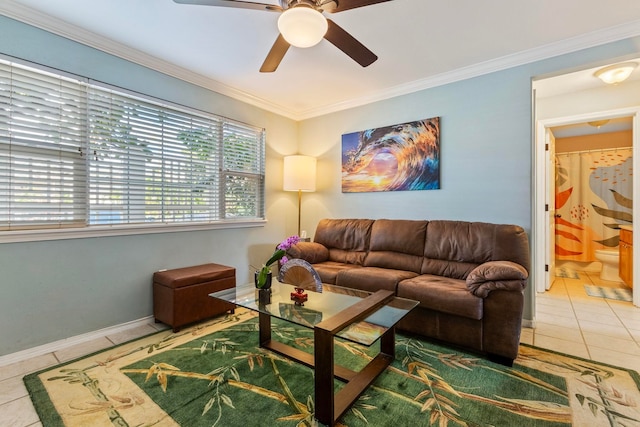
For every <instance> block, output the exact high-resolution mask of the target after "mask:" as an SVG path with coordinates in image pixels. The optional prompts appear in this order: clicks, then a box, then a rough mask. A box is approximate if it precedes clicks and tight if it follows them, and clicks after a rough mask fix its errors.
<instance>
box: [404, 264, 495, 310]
mask: <svg viewBox="0 0 640 427" xmlns="http://www.w3.org/2000/svg"><path fill="white" fill-rule="evenodd" d="M397 295H398V296H399V297H402V298H408V299H412V300H416V301H420V305H419V307H422V308H426V309H430V310H435V311H441V312H444V313H448V314H453V315H456V316H462V317H466V318H469V319H474V320H481V319H482V316H483V300H482V298H478V297H476V296H475V295H473V294H471V293H470V292H469V290H468V289H467V285H466V283H465V281H464V280H459V279H450V278H447V277H441V276H434V275H431V274H423V275H420V276H417V277H414V278H411V279H406V280H403V281H402V282H400V283H399V284H398V292H397Z"/></svg>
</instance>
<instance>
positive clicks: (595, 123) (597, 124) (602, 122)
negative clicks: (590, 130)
mask: <svg viewBox="0 0 640 427" xmlns="http://www.w3.org/2000/svg"><path fill="white" fill-rule="evenodd" d="M587 123H588V124H589V126H593V127H594V128H598V129H600V126H604V125H606V124H607V123H609V119H603V120H594V121H592V122H587Z"/></svg>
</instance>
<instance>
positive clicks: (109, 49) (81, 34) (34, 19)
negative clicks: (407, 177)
mask: <svg viewBox="0 0 640 427" xmlns="http://www.w3.org/2000/svg"><path fill="white" fill-rule="evenodd" d="M0 14H2V15H5V16H7V17H9V18H12V19H15V20H18V21H20V22H24V23H25V24H29V25H32V26H34V27H37V28H40V29H42V30H45V31H48V32H51V33H53V34H56V35H58V36H62V37H64V38H67V39H69V40H73V41H75V42H78V43H81V44H84V45H86V46H89V47H92V48H95V49H98V50H101V51H103V52H106V53H109V54H112V55H115V56H117V57H119V58H122V59H125V60H127V61H130V62H133V63H135V64H138V65H142V66H144V67H147V68H150V69H152V70H155V71H158V72H161V73H163V74H167V75H169V76H171V77H175V78H177V79H180V80H184V81H186V82H188V83H192V84H194V85H197V86H200V87H203V88H205V89H209V90H212V91H214V92H217V93H219V94H222V95H226V96H228V97H230V98H233V99H237V100H239V101H242V102H245V103H247V104H250V105H253V106H256V107H259V108H262V109H265V110H268V111H271V112H273V113H276V114H280V115H282V116H285V117H288V118H291V119H294V120H296V113H295V112H294V111H291V110H288V109H286V108H284V107H283V106H281V105H278V104H275V103H272V102H269V101H267V100H264V99H262V98H259V97H256V96H254V95H252V94H250V93H247V92H244V91H242V90H239V89H237V88H234V87H231V86H228V85H225V84H223V83H220V82H218V81H216V80H213V79H211V78H208V77H205V76H203V75H201V74H198V73H195V72H193V71H190V70H187V69H186V68H183V67H179V66H177V65H175V64H172V63H170V62H167V61H164V60H162V59H159V58H156V57H155V56H152V55H149V54H147V53H144V52H141V51H139V50H137V49H133V48H131V47H128V46H125V45H123V44H121V43H118V42H115V41H113V40H109V39H107V38H106V37H103V36H100V35H97V34H95V33H92V32H90V31H87V30H85V29H83V28H79V27H77V26H75V25H71V24H69V23H68V22H65V21H62V20H60V19H58V18H54V17H52V16H50V15H47V14H44V13H42V12H39V11H37V10H34V9H32V8H30V7H27V6H24V5H22V4H19V3H16V2H14V1H13V0H2V4H1V5H0Z"/></svg>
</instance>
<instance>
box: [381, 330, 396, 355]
mask: <svg viewBox="0 0 640 427" xmlns="http://www.w3.org/2000/svg"><path fill="white" fill-rule="evenodd" d="M380 353H384V354H386V355H388V356H391V358H392V359H393V358H395V357H396V328H395V327H392V328H389V330H387V332H385V333H384V334H383V335H382V337H380Z"/></svg>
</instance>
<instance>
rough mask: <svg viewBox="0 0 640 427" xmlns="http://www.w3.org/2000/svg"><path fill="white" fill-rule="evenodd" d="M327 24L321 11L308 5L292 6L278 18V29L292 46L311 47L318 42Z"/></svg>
mask: <svg viewBox="0 0 640 427" xmlns="http://www.w3.org/2000/svg"><path fill="white" fill-rule="evenodd" d="M327 28H329V24H328V23H327V20H326V18H325V17H324V16H323V15H322V13H320V12H318V11H317V10H315V9H312V8H310V7H292V8H291V9H287V10H285V11H284V12H282V14H281V15H280V17H279V18H278V30H280V34H282V37H284V39H285V40H286V41H287V42H288V43H289V44H290V45H292V46H295V47H311V46H315V45H317V44H318V43H320V40H322V38H323V37H324V35H325V34H326V33H327Z"/></svg>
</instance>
